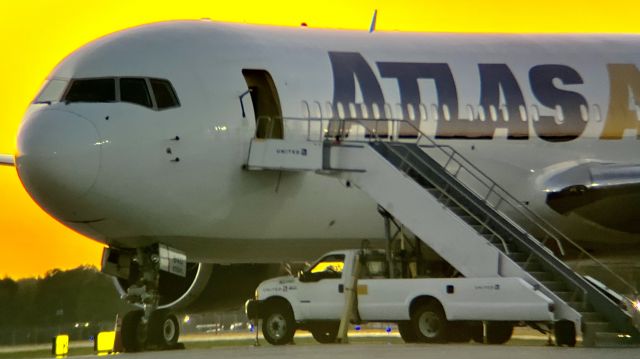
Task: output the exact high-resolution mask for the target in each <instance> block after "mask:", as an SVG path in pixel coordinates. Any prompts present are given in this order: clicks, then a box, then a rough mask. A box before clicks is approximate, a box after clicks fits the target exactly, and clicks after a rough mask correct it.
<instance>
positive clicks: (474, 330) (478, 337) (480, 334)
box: [469, 322, 484, 344]
mask: <svg viewBox="0 0 640 359" xmlns="http://www.w3.org/2000/svg"><path fill="white" fill-rule="evenodd" d="M469 333H470V334H471V340H473V341H474V342H476V343H480V344H483V343H484V323H483V322H471V324H470V325H469Z"/></svg>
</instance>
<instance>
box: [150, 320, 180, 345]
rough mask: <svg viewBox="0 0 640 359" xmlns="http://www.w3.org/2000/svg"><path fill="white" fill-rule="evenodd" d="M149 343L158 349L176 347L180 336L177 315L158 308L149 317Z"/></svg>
mask: <svg viewBox="0 0 640 359" xmlns="http://www.w3.org/2000/svg"><path fill="white" fill-rule="evenodd" d="M148 332H149V343H150V344H151V345H153V346H155V347H156V348H158V349H169V348H173V347H175V345H176V344H177V343H178V338H179V337H180V324H179V323H178V318H176V316H175V315H173V314H171V313H169V312H168V311H166V310H156V311H155V312H153V313H152V314H151V318H149V328H148Z"/></svg>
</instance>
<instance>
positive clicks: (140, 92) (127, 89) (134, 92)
mask: <svg viewBox="0 0 640 359" xmlns="http://www.w3.org/2000/svg"><path fill="white" fill-rule="evenodd" d="M120 101H122V102H130V103H135V104H138V105H141V106H144V107H148V108H151V107H153V106H152V104H151V97H150V96H149V89H147V82H146V81H145V79H135V78H121V79H120Z"/></svg>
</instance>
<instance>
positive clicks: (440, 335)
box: [411, 302, 448, 343]
mask: <svg viewBox="0 0 640 359" xmlns="http://www.w3.org/2000/svg"><path fill="white" fill-rule="evenodd" d="M411 322H412V324H413V329H414V331H415V333H416V336H417V338H418V341H420V342H425V343H443V342H444V341H445V340H446V339H447V326H448V322H447V318H446V317H445V316H444V311H443V310H442V307H441V306H440V304H439V303H436V302H431V303H425V304H421V305H420V306H418V308H416V310H414V312H413V315H412V316H411Z"/></svg>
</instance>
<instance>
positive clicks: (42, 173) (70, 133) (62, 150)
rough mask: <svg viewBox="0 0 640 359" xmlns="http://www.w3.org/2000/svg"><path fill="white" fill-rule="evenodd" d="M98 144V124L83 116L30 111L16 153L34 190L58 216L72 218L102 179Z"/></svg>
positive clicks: (22, 176)
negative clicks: (99, 174)
mask: <svg viewBox="0 0 640 359" xmlns="http://www.w3.org/2000/svg"><path fill="white" fill-rule="evenodd" d="M98 142H99V136H98V132H97V130H96V128H95V126H94V125H93V124H92V123H91V122H90V121H88V120H87V119H85V118H83V117H82V116H80V115H77V114H74V113H71V112H67V111H60V110H54V109H44V110H42V111H38V112H35V113H33V114H31V115H29V116H28V117H27V118H26V119H25V121H24V122H23V124H22V127H21V128H20V132H19V135H18V155H17V156H16V165H17V169H18V174H19V175H20V179H21V180H22V183H23V184H24V186H25V188H26V189H27V191H28V192H29V194H30V195H31V196H32V197H33V198H34V200H35V201H36V202H38V203H39V204H40V205H41V206H42V207H43V208H44V209H46V210H47V211H48V212H49V213H51V214H52V215H54V216H56V217H58V218H60V217H63V218H62V219H64V217H68V216H71V215H72V212H75V211H76V210H77V200H78V199H80V198H82V197H83V196H84V195H85V194H86V193H87V192H88V191H89V190H90V189H91V187H92V186H93V185H94V183H95V182H96V179H97V177H98V171H99V169H100V144H99V143H98ZM76 214H77V213H76Z"/></svg>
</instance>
